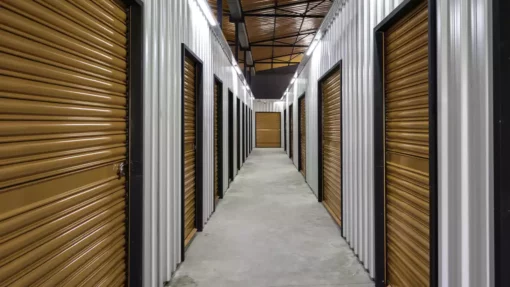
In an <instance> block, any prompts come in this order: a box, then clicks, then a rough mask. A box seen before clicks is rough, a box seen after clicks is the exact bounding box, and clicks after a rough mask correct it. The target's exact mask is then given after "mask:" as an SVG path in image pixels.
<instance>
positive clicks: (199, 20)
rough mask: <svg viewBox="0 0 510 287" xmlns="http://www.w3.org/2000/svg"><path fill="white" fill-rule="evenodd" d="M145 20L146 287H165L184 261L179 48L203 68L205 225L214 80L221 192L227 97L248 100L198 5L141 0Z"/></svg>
mask: <svg viewBox="0 0 510 287" xmlns="http://www.w3.org/2000/svg"><path fill="white" fill-rule="evenodd" d="M144 21H145V23H144V30H145V36H144V37H145V38H144V46H145V57H144V61H145V65H144V66H145V67H144V103H145V105H144V113H145V122H144V138H145V141H144V157H145V162H144V175H145V180H144V219H143V220H144V259H143V260H144V286H162V284H163V282H165V281H168V280H170V278H171V275H172V272H173V271H175V268H176V267H177V264H178V263H180V259H181V184H182V183H181V144H180V143H181V109H180V107H181V57H182V49H181V43H185V44H186V45H187V46H188V47H189V49H190V50H191V51H193V53H195V54H196V55H197V56H198V57H199V58H200V60H201V61H203V68H204V69H203V101H204V105H203V108H204V110H203V121H204V130H203V144H204V150H203V152H204V162H203V172H204V173H203V174H204V179H203V192H204V194H203V198H204V208H203V211H204V212H203V219H204V222H206V221H207V219H208V218H209V217H210V215H211V213H212V211H213V182H214V181H213V173H214V168H213V156H212V155H213V153H212V152H213V124H212V122H213V121H212V117H213V85H214V81H213V75H216V76H218V77H219V78H220V79H221V80H222V81H223V107H224V110H223V112H224V113H223V131H224V133H223V136H224V137H223V147H224V154H223V156H224V157H223V163H224V164H223V186H224V189H226V187H227V186H228V181H227V178H228V169H227V167H228V152H227V147H228V142H227V139H228V99H227V97H228V92H227V91H228V89H229V88H230V90H231V91H232V92H233V93H234V97H239V98H241V99H242V100H243V101H244V102H246V103H248V105H249V106H251V99H250V97H249V95H248V94H247V93H246V91H244V90H243V89H242V86H243V84H242V82H241V80H240V79H239V77H238V75H237V73H236V72H235V70H234V69H233V67H232V65H231V64H230V61H229V59H228V57H227V55H226V54H225V52H224V51H223V50H222V48H221V45H220V43H219V42H218V40H217V39H216V36H215V35H214V34H213V33H212V31H211V30H210V28H209V25H208V23H207V20H206V19H205V17H204V15H203V14H202V11H201V10H200V9H199V7H198V5H197V3H196V1H195V0H172V1H166V0H144ZM235 109H236V107H235V104H234V113H236V112H237V111H235ZM234 118H235V114H234ZM234 128H235V126H234ZM234 132H235V130H234ZM235 138H236V137H235ZM235 146H236V145H235V144H234V147H235ZM234 152H235V153H236V152H237V151H234ZM235 153H234V156H236V154H235ZM234 168H235V167H234ZM236 170H237V169H236ZM205 228H207V226H206V227H204V229H205Z"/></svg>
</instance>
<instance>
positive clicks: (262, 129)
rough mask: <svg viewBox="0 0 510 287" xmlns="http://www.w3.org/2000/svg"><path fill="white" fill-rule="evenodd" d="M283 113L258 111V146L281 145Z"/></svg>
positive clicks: (256, 116) (256, 118) (256, 115)
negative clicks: (281, 117)
mask: <svg viewBox="0 0 510 287" xmlns="http://www.w3.org/2000/svg"><path fill="white" fill-rule="evenodd" d="M280 116H281V114H280V113H269V112H257V113H256V114H255V120H256V122H257V135H256V136H257V138H256V139H257V147H280V146H281V139H280V138H281V127H280V126H281V119H280Z"/></svg>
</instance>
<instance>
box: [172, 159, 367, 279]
mask: <svg viewBox="0 0 510 287" xmlns="http://www.w3.org/2000/svg"><path fill="white" fill-rule="evenodd" d="M170 286H172V287H269V286H271V287H272V286H275V287H276V286H279V287H291V286H299V287H319V286H321V287H340V286H342V287H343V286H356V287H365V286H373V283H372V281H371V279H370V278H369V276H368V274H367V272H366V271H365V270H364V269H363V267H362V265H361V264H360V263H359V262H358V259H357V258H356V256H355V255H354V254H353V252H352V251H351V249H350V248H349V246H348V245H347V243H346V242H345V241H344V239H343V238H342V237H341V235H340V229H339V228H338V227H337V225H336V223H335V222H334V221H333V220H332V219H331V217H330V215H329V214H328V212H327V211H326V209H325V208H324V207H323V206H322V204H320V203H318V202H317V198H316V197H315V195H314V194H313V193H312V192H311V190H310V188H309V187H308V185H307V184H306V182H305V181H304V180H303V176H302V175H301V173H299V172H298V171H297V169H296V167H295V166H294V165H293V164H292V162H291V160H290V159H289V158H288V156H287V154H286V153H285V152H284V151H283V150H282V149H254V150H253V152H252V154H251V155H250V157H249V158H248V159H247V161H246V162H245V164H244V165H243V167H242V168H241V170H240V172H239V174H238V175H237V177H236V178H235V181H234V182H233V183H232V184H231V186H230V188H229V189H228V192H227V193H226V194H225V197H224V198H223V199H222V200H221V201H220V203H219V205H218V206H217V207H216V211H215V213H214V214H213V216H212V217H211V219H210V220H209V221H208V222H207V224H206V226H205V227H204V231H203V232H201V233H199V234H198V235H197V236H196V237H195V239H194V241H193V242H192V243H191V245H190V247H189V249H188V250H187V252H186V260H185V261H184V262H183V263H182V264H181V265H180V266H179V268H178V270H177V271H176V274H175V275H174V276H173V280H172V282H171V283H170Z"/></svg>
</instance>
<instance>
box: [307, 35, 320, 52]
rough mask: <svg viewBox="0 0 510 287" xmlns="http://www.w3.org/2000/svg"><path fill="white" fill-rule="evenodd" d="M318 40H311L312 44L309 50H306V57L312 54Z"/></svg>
mask: <svg viewBox="0 0 510 287" xmlns="http://www.w3.org/2000/svg"><path fill="white" fill-rule="evenodd" d="M319 41H320V40H319V39H315V40H313V42H312V44H311V45H310V48H308V51H306V55H307V56H310V55H311V54H312V52H313V50H315V47H317V44H319Z"/></svg>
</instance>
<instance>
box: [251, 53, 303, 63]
mask: <svg viewBox="0 0 510 287" xmlns="http://www.w3.org/2000/svg"><path fill="white" fill-rule="evenodd" d="M303 53H304V52H294V53H292V54H285V55H276V56H274V58H281V57H288V56H293V55H299V54H303ZM271 59H273V58H262V59H253V62H256V61H264V60H271Z"/></svg>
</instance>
